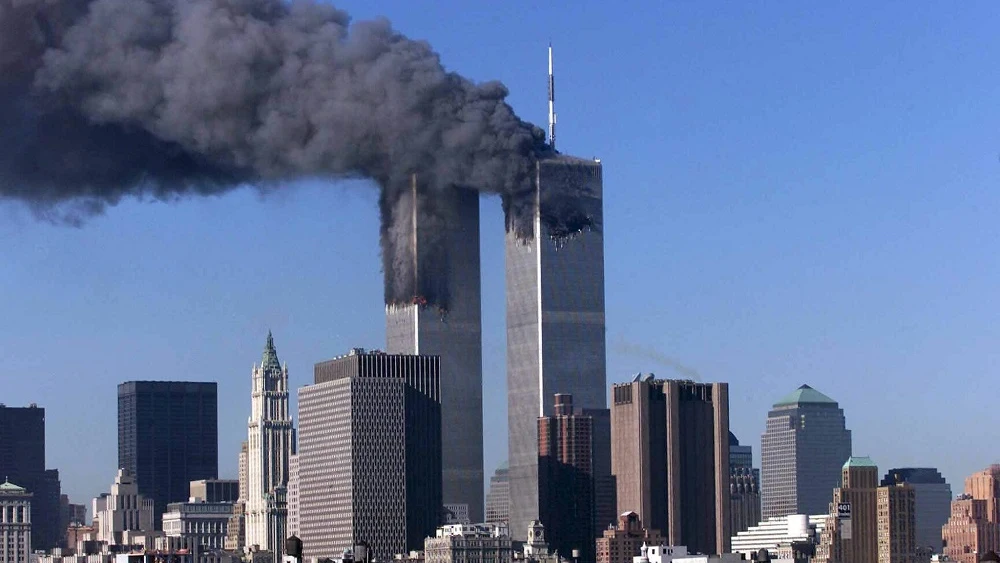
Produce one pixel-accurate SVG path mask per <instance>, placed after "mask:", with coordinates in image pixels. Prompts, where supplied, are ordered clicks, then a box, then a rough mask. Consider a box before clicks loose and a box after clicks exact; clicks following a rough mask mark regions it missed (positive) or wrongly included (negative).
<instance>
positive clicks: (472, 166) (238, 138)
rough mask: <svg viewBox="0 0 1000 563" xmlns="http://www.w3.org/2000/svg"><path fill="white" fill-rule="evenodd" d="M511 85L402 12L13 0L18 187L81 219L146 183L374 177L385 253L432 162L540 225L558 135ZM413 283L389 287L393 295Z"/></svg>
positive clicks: (162, 187)
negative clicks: (457, 65)
mask: <svg viewBox="0 0 1000 563" xmlns="http://www.w3.org/2000/svg"><path fill="white" fill-rule="evenodd" d="M506 96H507V89H506V88H505V87H504V86H503V85H502V84H500V83H498V82H487V83H483V84H475V83H473V82H471V81H470V80H467V79H465V78H463V77H461V76H459V75H457V74H455V73H451V72H447V71H446V70H445V69H444V68H443V66H442V65H441V62H440V60H439V57H438V55H437V54H436V53H435V52H434V51H433V50H432V49H431V48H430V46H429V45H428V44H427V43H425V42H423V41H414V40H411V39H408V38H406V37H404V36H403V35H401V34H400V33H398V32H396V31H395V30H393V29H392V27H391V26H390V24H389V23H388V22H387V21H386V20H383V19H378V20H374V21H363V22H357V23H354V24H350V20H349V17H348V16H347V14H345V13H344V12H342V11H339V10H337V9H335V8H333V7H331V6H329V5H326V4H320V3H319V2H317V1H315V0H292V1H291V2H287V1H284V0H0V147H2V148H0V199H15V200H20V201H24V202H26V203H27V204H28V205H30V206H31V207H32V208H34V209H35V210H36V211H37V212H39V213H42V214H50V215H56V216H58V217H60V218H61V219H62V220H65V221H69V222H79V221H81V220H83V219H85V218H86V217H87V216H88V215H92V214H95V213H100V212H102V211H103V210H104V209H105V208H106V207H107V206H109V205H114V204H115V203H117V202H118V201H120V200H121V199H122V198H123V197H129V196H137V197H144V196H146V197H154V198H159V199H172V198H177V197H183V196H186V195H203V194H213V193H219V192H223V191H226V190H230V189H233V188H235V187H237V186H240V185H245V184H255V185H258V186H263V187H271V186H275V185H277V184H279V183H281V182H286V181H291V180H297V179H304V178H313V177H323V178H370V179H373V180H375V182H377V184H378V185H379V186H380V187H381V189H382V192H383V193H382V196H381V198H380V209H381V211H382V217H383V229H382V232H383V253H385V252H387V251H388V252H391V251H392V244H391V243H389V242H387V233H390V232H391V230H392V229H391V225H389V222H390V221H389V220H390V219H391V216H392V215H394V214H397V215H398V214H399V213H397V211H399V212H401V211H403V210H395V209H394V205H396V204H397V203H398V202H400V201H402V199H401V196H400V193H399V190H401V189H405V188H401V187H405V186H407V185H408V179H409V178H410V176H411V175H412V174H413V173H417V174H419V175H420V177H421V178H422V181H423V182H424V183H426V184H427V185H428V186H429V189H440V188H450V187H453V186H458V187H461V188H463V189H470V190H476V191H479V192H483V193H496V194H500V195H501V196H502V197H503V201H504V208H505V210H506V212H507V216H508V219H507V221H508V225H522V227H521V228H519V229H518V232H519V234H523V232H524V231H525V230H528V229H530V225H531V220H530V218H529V215H530V214H531V213H532V208H531V205H528V204H527V203H525V202H526V201H529V200H528V199H526V198H525V192H526V189H528V188H530V186H531V181H532V173H531V171H532V170H533V167H534V163H535V162H536V160H537V159H539V158H545V157H547V156H549V155H551V151H550V150H549V149H548V147H547V146H546V145H545V143H544V134H543V132H542V131H541V129H539V128H537V127H535V126H533V125H531V124H530V123H527V122H525V121H523V120H521V119H520V118H518V117H517V115H516V114H515V113H514V111H513V110H512V108H511V107H510V106H509V105H508V104H507V103H506V102H505V101H504V100H505V98H506ZM526 187H527V188H526ZM570 215H573V214H572V213H570ZM425 219H426V221H427V222H428V223H431V224H432V223H433V222H434V221H442V220H446V217H437V218H435V217H421V221H423V220H425ZM549 220H552V219H551V218H546V221H549ZM554 222H555V223H559V222H560V221H559V220H555V221H554ZM570 222H571V223H573V221H570ZM524 226H527V227H524ZM574 228H575V227H574ZM427 252H433V248H428V249H427ZM404 262H405V261H399V260H396V259H395V258H394V257H392V256H390V257H388V258H387V259H385V260H384V264H385V265H386V267H387V268H406V267H408V266H407V265H406V264H405V263H404ZM408 277H410V276H408V273H407V272H394V271H389V270H387V271H386V279H387V281H388V280H390V279H398V280H401V279H407V278H408ZM445 282H446V280H445ZM413 292H419V288H401V289H399V291H396V290H395V289H393V291H392V292H391V293H390V292H389V290H388V287H387V296H386V297H387V302H390V301H401V300H404V299H406V298H408V297H407V295H405V294H407V293H413Z"/></svg>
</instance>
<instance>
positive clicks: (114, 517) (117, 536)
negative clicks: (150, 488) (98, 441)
mask: <svg viewBox="0 0 1000 563" xmlns="http://www.w3.org/2000/svg"><path fill="white" fill-rule="evenodd" d="M141 490H142V488H141V486H140V485H139V483H138V481H137V480H136V478H135V477H134V476H133V475H131V474H130V473H129V472H128V471H127V470H125V469H119V470H118V474H117V475H115V482H114V483H112V485H111V491H110V492H108V493H104V494H102V495H101V496H99V497H97V498H95V499H94V501H93V513H94V528H96V530H95V531H96V537H95V539H96V540H97V541H101V542H104V543H106V544H107V545H109V546H133V545H144V546H151V545H152V538H154V537H155V536H156V535H157V534H156V528H155V527H154V521H155V516H154V514H153V511H154V510H155V503H154V502H153V499H151V498H148V497H146V495H144V494H142V493H141V492H140V491H141Z"/></svg>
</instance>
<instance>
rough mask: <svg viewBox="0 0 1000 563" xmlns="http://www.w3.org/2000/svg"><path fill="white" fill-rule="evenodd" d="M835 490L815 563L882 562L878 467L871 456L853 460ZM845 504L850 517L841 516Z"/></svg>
mask: <svg viewBox="0 0 1000 563" xmlns="http://www.w3.org/2000/svg"><path fill="white" fill-rule="evenodd" d="M841 481H842V483H843V485H842V486H840V487H838V488H836V489H834V490H833V501H832V502H830V503H829V505H828V507H829V516H828V517H827V522H826V528H825V529H824V530H823V535H822V538H821V539H820V544H819V546H818V547H817V548H816V559H815V563H876V561H877V560H878V551H879V550H878V491H877V489H878V467H877V466H876V465H875V463H874V462H873V461H872V460H871V459H870V458H867V457H851V458H848V460H847V462H846V463H844V465H843V467H842V472H841ZM841 505H846V506H848V507H849V514H850V517H849V518H842V517H841V516H840V507H841Z"/></svg>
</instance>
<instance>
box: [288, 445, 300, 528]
mask: <svg viewBox="0 0 1000 563" xmlns="http://www.w3.org/2000/svg"><path fill="white" fill-rule="evenodd" d="M299 499H300V497H299V456H298V454H295V455H293V456H292V457H290V458H289V459H288V537H291V536H295V537H298V536H299Z"/></svg>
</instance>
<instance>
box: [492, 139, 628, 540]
mask: <svg viewBox="0 0 1000 563" xmlns="http://www.w3.org/2000/svg"><path fill="white" fill-rule="evenodd" d="M532 176H533V178H532V179H533V182H532V183H531V185H530V189H527V190H525V191H524V193H520V194H517V195H516V196H511V197H508V198H506V199H505V201H504V206H505V208H506V211H507V235H506V242H505V246H506V295H507V391H508V392H507V406H508V434H509V436H510V438H509V456H508V459H509V462H510V498H511V503H510V520H511V522H510V529H511V534H512V535H513V537H514V539H515V540H520V541H524V539H525V536H524V533H525V531H526V530H528V528H529V525H530V524H531V522H532V521H534V520H537V519H538V517H539V506H538V502H539V494H538V443H537V432H536V431H535V429H536V425H537V420H538V417H540V416H548V415H550V414H552V403H551V401H550V400H549V397H552V396H553V395H554V394H556V393H566V394H570V395H572V396H573V400H574V402H575V404H576V406H577V407H579V408H582V409H606V408H607V390H606V387H605V381H606V367H605V366H606V344H605V318H604V236H603V234H602V229H601V227H602V223H603V200H602V198H603V193H602V192H603V180H602V168H601V163H600V161H598V160H588V159H581V158H574V157H570V156H566V155H556V156H554V157H552V158H545V159H542V160H539V161H538V162H537V163H536V166H535V168H534V170H533V171H532ZM567 209H577V210H578V213H574V214H572V217H569V218H566V217H564V215H565V214H566V210H567ZM553 219H557V220H558V222H553ZM595 446H596V447H595V458H596V459H598V460H600V459H602V458H606V457H609V453H608V452H609V451H610V446H609V445H607V444H602V443H597V444H595ZM598 470H599V471H600V470H601V464H598ZM598 476H599V477H600V474H599V473H598ZM599 482H600V483H602V485H606V484H607V483H608V480H607V479H604V478H600V479H599ZM612 514H613V512H612V513H611V514H607V515H606V516H608V517H609V518H613V516H612Z"/></svg>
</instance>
